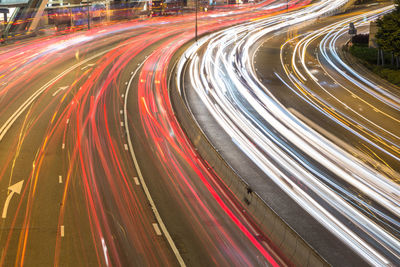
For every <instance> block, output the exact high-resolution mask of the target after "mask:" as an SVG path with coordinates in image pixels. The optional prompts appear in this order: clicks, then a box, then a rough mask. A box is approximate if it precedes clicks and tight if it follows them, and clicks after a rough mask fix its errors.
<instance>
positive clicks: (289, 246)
mask: <svg viewBox="0 0 400 267" xmlns="http://www.w3.org/2000/svg"><path fill="white" fill-rule="evenodd" d="M174 77H176V76H175V75H174ZM175 80H176V79H175V78H174V79H171V83H172V84H171V86H170V88H172V89H170V96H171V101H172V105H173V108H174V112H175V115H176V116H177V118H178V120H179V122H180V124H181V127H182V128H183V130H184V131H185V132H186V134H187V136H188V137H189V139H190V140H191V141H192V143H193V144H194V146H195V147H196V148H197V151H198V153H199V154H200V156H201V157H202V158H203V159H204V160H205V161H207V162H208V163H209V164H210V165H212V168H213V169H214V170H215V172H216V173H217V174H218V175H219V176H220V177H221V178H222V179H223V181H224V182H225V184H226V185H227V186H228V187H229V188H230V189H231V191H232V192H233V193H234V194H235V195H236V196H237V197H238V199H239V200H240V201H241V203H242V205H243V206H245V207H246V206H247V212H249V213H250V214H251V215H252V216H253V217H254V219H255V220H256V222H257V223H258V225H259V226H260V229H261V230H262V231H263V232H264V233H265V234H266V236H268V237H269V238H270V240H271V241H272V242H273V244H274V245H276V246H277V248H278V249H279V250H280V251H281V252H282V253H283V254H284V255H285V256H286V257H287V259H288V260H289V261H290V262H291V263H292V264H293V265H295V266H313V267H314V266H329V264H328V263H327V262H326V261H325V260H324V259H323V258H321V257H320V256H319V255H318V253H317V252H316V251H315V250H314V249H313V248H311V247H310V246H309V245H308V244H307V243H306V242H305V241H304V240H303V239H302V238H301V237H300V236H299V235H298V234H297V233H296V232H295V231H294V230H293V229H292V228H291V227H290V226H288V225H287V224H286V223H285V222H284V221H283V220H282V219H281V218H280V217H279V216H278V215H277V214H276V213H275V212H274V211H273V210H272V209H271V208H270V207H269V206H268V204H267V203H265V202H264V201H263V200H262V199H261V198H260V197H259V196H258V195H257V194H256V193H254V192H253V191H252V190H249V186H248V185H247V184H246V183H245V181H244V180H243V179H242V178H241V177H239V175H238V174H237V173H236V172H235V171H233V169H232V168H231V167H230V166H229V165H228V164H227V163H226V161H225V160H224V159H223V158H222V157H221V156H220V155H219V153H218V152H217V151H216V149H215V148H214V147H213V145H212V144H211V143H210V142H209V141H208V139H207V137H206V136H205V135H204V133H203V132H202V131H201V129H200V128H199V127H198V124H197V123H196V121H195V120H194V118H193V117H192V115H191V112H190V111H189V109H188V108H187V107H186V105H185V101H184V100H183V99H182V97H181V95H180V94H179V92H178V90H177V89H176V86H174V84H175Z"/></svg>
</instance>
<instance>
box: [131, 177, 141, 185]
mask: <svg viewBox="0 0 400 267" xmlns="http://www.w3.org/2000/svg"><path fill="white" fill-rule="evenodd" d="M133 181H135V184H136V185H140V182H139V179H138V178H137V177H136V176H135V177H133Z"/></svg>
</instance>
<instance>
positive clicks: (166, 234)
mask: <svg viewBox="0 0 400 267" xmlns="http://www.w3.org/2000/svg"><path fill="white" fill-rule="evenodd" d="M146 59H147V56H146ZM145 62H146V60H144V61H143V62H142V63H141V64H138V67H137V69H136V70H135V72H134V74H133V75H132V76H131V78H130V80H129V83H128V86H127V88H126V92H125V93H126V97H125V101H124V120H125V131H126V135H127V137H128V138H127V139H128V145H129V148H130V150H129V151H130V153H131V156H132V159H133V163H134V165H135V169H136V171H137V172H138V177H139V180H140V183H141V184H142V188H143V191H144V193H145V195H146V197H147V200H148V201H149V204H150V207H151V210H152V211H153V213H154V216H155V217H156V220H157V222H158V224H159V225H160V227H161V231H162V232H163V233H164V236H165V238H166V239H167V242H168V244H169V245H170V247H171V249H172V251H173V252H174V254H175V257H176V259H177V261H178V262H179V265H180V266H182V267H185V266H186V264H185V261H184V260H183V258H182V256H181V254H180V253H179V250H178V248H177V247H176V245H175V243H174V240H172V237H171V235H170V234H169V232H168V230H167V227H166V226H165V224H164V222H163V220H162V218H161V216H160V213H159V212H158V210H157V207H156V204H155V203H154V200H153V198H152V197H151V195H150V191H149V189H148V188H147V185H146V182H145V181H144V178H143V174H142V171H141V170H140V167H139V163H138V161H137V159H136V155H135V151H134V150H133V145H132V141H131V137H130V133H129V124H128V115H127V114H128V113H127V106H128V95H129V90H130V87H131V83H132V81H133V78H134V77H135V76H136V74H137V72H138V71H139V69H140V68H141V67H142V66H143V64H144V63H145Z"/></svg>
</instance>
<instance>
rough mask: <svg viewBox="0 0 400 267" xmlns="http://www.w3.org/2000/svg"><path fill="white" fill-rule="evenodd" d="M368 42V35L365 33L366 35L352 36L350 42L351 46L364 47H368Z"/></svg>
mask: <svg viewBox="0 0 400 267" xmlns="http://www.w3.org/2000/svg"><path fill="white" fill-rule="evenodd" d="M368 41H369V34H368V33H366V34H357V35H354V36H353V37H352V38H351V42H352V43H353V44H364V45H368Z"/></svg>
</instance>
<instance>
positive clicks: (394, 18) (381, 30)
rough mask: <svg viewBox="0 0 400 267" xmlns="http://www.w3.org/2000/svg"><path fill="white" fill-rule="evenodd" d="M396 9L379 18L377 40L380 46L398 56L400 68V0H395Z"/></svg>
mask: <svg viewBox="0 0 400 267" xmlns="http://www.w3.org/2000/svg"><path fill="white" fill-rule="evenodd" d="M395 7H396V8H395V10H394V11H393V12H391V13H389V14H386V15H384V16H383V17H382V18H380V19H378V21H377V23H378V32H377V34H376V41H377V43H378V45H379V48H380V49H382V50H383V51H386V52H390V53H392V55H394V56H395V57H396V66H397V68H399V64H400V63H399V57H400V0H395Z"/></svg>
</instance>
